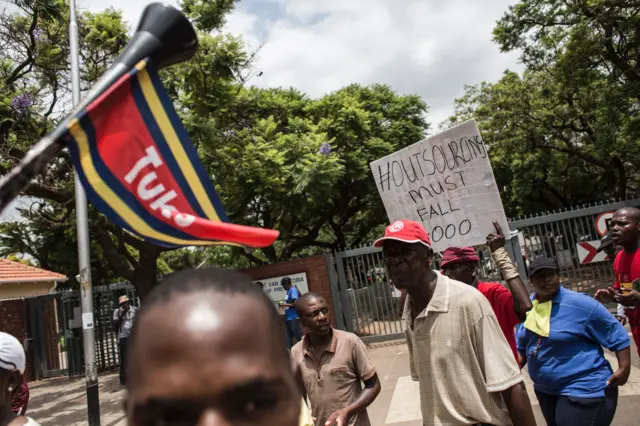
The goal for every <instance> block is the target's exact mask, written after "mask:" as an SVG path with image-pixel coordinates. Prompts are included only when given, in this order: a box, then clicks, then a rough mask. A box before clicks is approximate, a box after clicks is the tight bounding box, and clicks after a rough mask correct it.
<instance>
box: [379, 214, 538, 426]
mask: <svg viewBox="0 0 640 426" xmlns="http://www.w3.org/2000/svg"><path fill="white" fill-rule="evenodd" d="M374 245H375V246H376V247H382V253H383V257H384V260H385V263H386V266H387V271H388V273H389V277H390V279H391V280H392V281H393V284H394V285H395V286H396V288H398V289H400V290H406V291H407V294H408V295H407V298H406V301H405V309H404V313H403V316H402V318H403V320H404V321H405V323H406V330H405V336H406V338H407V346H408V349H409V367H410V370H411V378H412V379H413V380H417V381H419V382H420V405H421V408H422V419H423V420H422V421H423V424H424V425H443V424H446V425H453V424H465V425H476V424H491V425H510V424H513V425H514V426H530V425H531V426H533V425H535V424H536V423H535V419H534V416H533V410H532V409H531V403H530V401H529V396H528V395H527V391H526V389H525V387H524V383H523V379H522V375H521V374H520V368H519V366H518V364H517V363H516V361H515V359H514V358H513V354H512V352H511V349H510V348H509V344H508V343H507V340H506V339H505V337H504V334H503V333H502V330H501V329H500V325H499V324H498V320H497V319H496V316H495V314H494V312H493V309H492V308H491V305H490V304H489V302H488V301H487V299H486V298H485V297H484V296H483V295H482V294H480V293H479V292H477V291H476V290H475V289H473V288H471V286H468V285H466V284H463V283H460V282H458V281H455V280H452V279H450V278H449V277H447V276H445V275H442V274H440V273H437V272H436V271H434V270H433V269H432V264H433V251H432V250H431V243H430V240H429V235H428V234H427V232H426V231H425V229H424V228H423V227H422V225H420V224H419V223H417V222H413V221H410V220H401V221H397V222H394V223H392V224H391V225H389V226H388V227H387V229H386V232H385V235H384V237H383V238H381V239H379V240H378V241H376V242H375V244H374Z"/></svg>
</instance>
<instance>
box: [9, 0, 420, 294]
mask: <svg viewBox="0 0 640 426" xmlns="http://www.w3.org/2000/svg"><path fill="white" fill-rule="evenodd" d="M14 1H15V4H16V5H17V6H18V7H19V8H20V11H21V12H20V13H18V14H13V15H11V14H7V13H5V14H4V15H3V16H2V19H1V22H0V27H2V28H0V43H2V44H3V46H5V49H3V50H2V51H0V64H1V68H0V84H2V93H3V100H2V105H3V106H1V107H0V108H2V109H0V114H1V117H2V118H1V120H2V121H1V123H2V133H0V166H1V167H3V170H4V171H6V170H8V169H9V168H10V167H12V166H13V165H14V164H16V162H17V161H18V160H19V159H20V158H22V156H24V154H25V152H26V151H27V149H28V148H29V147H30V146H32V145H33V144H34V143H35V142H36V141H37V140H38V139H39V138H40V137H41V136H42V135H44V134H46V132H47V131H48V130H49V129H51V127H52V126H53V123H54V122H55V121H56V119H58V118H60V117H62V116H64V114H65V113H66V112H67V111H68V110H69V93H68V90H67V87H68V85H69V84H68V83H69V65H68V59H67V58H68V51H67V48H66V46H67V45H68V43H67V38H66V37H67V35H66V23H65V21H66V19H67V15H66V14H67V12H66V10H67V6H66V4H65V3H64V2H63V1H62V0H47V1H48V2H49V3H47V2H44V1H39V0H14ZM234 4H235V1H231V0H218V1H203V0H187V1H184V2H183V4H182V7H183V10H184V11H185V12H186V13H187V14H189V15H190V16H191V17H192V19H193V20H194V22H195V24H196V27H197V28H198V30H199V40H200V47H199V49H198V52H197V53H196V55H195V57H194V58H193V59H192V60H190V61H187V62H185V63H182V64H179V65H176V66H174V67H170V68H168V69H166V70H163V71H162V73H161V77H162V78H163V81H164V83H165V86H166V88H167V90H168V92H169V94H170V96H172V98H173V99H174V103H175V106H176V109H177V111H178V113H179V114H180V115H181V118H182V120H183V122H184V123H185V125H186V127H187V129H188V132H189V135H190V136H191V139H192V141H193V142H194V144H195V146H196V148H197V149H198V152H199V155H200V157H201V158H202V160H203V162H204V164H205V166H206V167H207V169H208V171H209V173H210V175H211V176H212V179H213V181H214V184H215V185H216V189H217V190H218V192H219V193H220V195H221V198H222V201H223V205H224V206H225V207H226V210H227V211H228V214H229V216H230V218H231V220H232V221H233V222H235V223H243V224H247V225H252V226H262V227H268V228H276V229H279V230H280V231H281V239H280V240H279V241H278V242H277V243H276V244H275V245H274V246H273V247H270V248H266V249H264V250H261V251H254V252H249V251H245V250H243V249H237V248H229V247H223V248H215V249H214V248H208V249H205V250H204V251H201V250H193V249H182V250H179V251H176V252H167V249H165V248H161V247H158V246H155V245H153V244H150V243H148V242H146V241H142V240H140V239H138V238H136V237H134V236H132V235H130V234H128V233H126V232H123V231H122V230H121V229H119V228H117V227H116V226H115V225H113V224H112V223H110V222H109V221H107V220H106V219H105V218H104V217H103V216H102V215H100V214H99V213H97V212H96V211H95V210H94V209H90V227H91V230H90V235H91V238H92V245H95V246H96V247H97V252H95V254H94V257H95V256H96V255H98V256H100V257H101V260H102V258H103V259H104V261H105V262H106V264H107V265H108V267H109V268H110V271H111V273H110V274H109V273H107V274H106V275H105V276H106V277H107V278H106V279H110V277H113V276H118V277H123V278H124V279H126V280H129V281H130V282H132V283H133V284H134V285H135V286H136V287H137V289H138V291H139V294H140V296H141V297H144V296H145V295H146V294H147V292H148V291H149V290H150V289H151V288H152V287H153V286H154V285H155V283H156V280H157V276H158V275H159V274H160V273H162V272H167V271H170V270H174V269H175V268H181V267H184V266H191V267H193V266H198V264H199V263H201V262H202V260H205V261H206V262H208V263H212V262H213V263H215V264H217V265H228V266H246V265H248V259H250V260H251V261H253V262H254V263H255V262H258V263H261V262H266V261H271V262H275V261H278V260H283V259H289V258H291V257H293V256H296V255H304V254H312V253H314V252H316V251H317V250H327V249H330V248H339V247H344V246H347V245H350V244H357V243H359V242H361V241H364V240H366V239H367V235H368V233H370V232H372V231H373V230H374V228H375V227H376V226H380V225H382V224H383V223H384V222H385V221H386V214H385V213H384V209H383V206H382V203H381V202H380V200H379V197H378V194H377V190H376V188H375V186H374V184H373V182H372V179H370V175H369V173H370V172H369V166H368V164H369V162H370V161H372V160H374V159H377V158H379V157H381V156H383V155H386V154H389V153H391V152H393V151H395V150H397V149H399V148H401V147H404V146H407V145H409V144H411V143H413V142H415V141H417V140H420V139H422V138H423V136H424V134H425V132H426V130H427V128H428V125H427V123H426V121H425V112H426V105H425V104H424V103H423V102H422V101H421V100H420V99H419V98H418V97H415V96H399V95H397V94H395V93H394V92H393V91H392V90H391V89H390V88H388V87H386V86H377V85H374V86H370V87H360V86H357V85H353V86H349V87H346V88H345V89H343V90H340V91H338V92H335V93H333V94H330V95H327V96H325V97H323V98H321V99H316V100H314V99H310V98H308V97H307V96H305V95H303V94H301V93H299V92H297V91H296V90H293V89H257V88H247V87H245V84H246V82H247V81H248V79H249V78H250V77H251V72H252V71H251V68H250V64H251V61H252V59H253V57H254V55H255V53H254V54H249V53H247V52H246V51H245V49H244V47H243V44H242V41H241V40H240V39H238V38H235V37H231V36H229V35H226V34H224V33H221V32H220V28H221V25H222V23H223V22H224V16H225V14H226V13H228V12H229V11H230V10H231V9H232V8H233V5H234ZM80 28H81V34H80V35H81V43H80V47H81V52H82V63H83V72H82V78H83V82H82V85H83V88H84V89H87V88H89V87H90V86H91V85H92V83H93V82H94V81H95V80H96V79H97V78H98V77H99V76H100V75H101V74H102V73H103V72H104V70H106V68H107V67H108V66H109V64H110V63H111V62H112V61H113V60H114V59H115V57H116V56H117V54H118V52H119V51H120V50H121V49H122V47H123V46H124V44H125V43H126V41H127V31H126V26H125V25H124V23H123V22H122V17H121V15H120V13H119V12H116V11H113V10H107V11H105V12H102V13H98V14H92V13H84V14H82V15H81V16H80ZM5 93H6V95H5ZM72 172H73V170H72V166H71V161H70V159H69V157H68V155H66V154H63V155H62V156H61V158H60V159H58V160H56V161H54V162H52V163H51V164H50V165H49V166H48V168H47V169H46V170H45V172H44V173H43V175H41V176H39V177H38V178H36V179H35V180H34V181H33V182H32V184H31V186H30V187H29V188H28V189H27V190H26V191H25V195H30V196H33V197H36V198H37V199H38V200H40V201H39V202H38V205H36V206H34V208H33V209H31V210H32V212H31V213H30V214H29V215H28V216H27V217H26V219H27V222H28V227H26V228H24V229H22V230H21V229H20V225H18V224H13V225H6V228H5V229H7V230H9V231H10V232H8V233H6V234H5V236H4V237H2V238H0V245H3V246H4V247H5V251H7V252H9V251H11V252H16V251H19V250H24V251H27V250H31V252H33V253H35V254H32V255H33V256H34V257H36V254H37V255H38V257H37V258H40V259H42V261H44V262H47V261H55V262H63V260H62V259H60V257H59V256H54V255H53V254H54V253H52V250H54V249H57V248H58V247H60V246H59V245H56V244H60V241H62V235H64V237H65V238H66V239H65V240H64V241H65V247H67V254H68V256H66V257H65V259H64V262H63V263H64V266H63V267H62V269H64V270H67V269H68V270H73V269H74V268H77V265H75V264H72V262H71V259H75V245H74V244H75V242H74V241H72V240H70V239H69V234H72V233H73V230H74V229H75V224H74V223H73V220H72V218H73V209H74V203H73V179H72V178H73V173H72ZM55 230H58V232H61V231H62V230H66V231H67V232H63V233H58V234H55V233H54V231H55ZM19 231H21V232H19ZM52 239H53V240H55V239H58V241H57V242H56V241H51V240H52ZM21 241H22V242H24V244H22V243H21ZM53 243H56V244H53ZM21 244H22V245H21ZM92 247H93V246H92ZM52 259H53V260H52ZM207 259H208V260H207ZM101 260H100V261H101ZM97 267H98V266H97V265H92V269H94V268H97ZM159 268H160V269H159ZM93 273H94V276H95V275H96V273H97V271H95V270H94V271H93ZM94 281H95V279H94Z"/></svg>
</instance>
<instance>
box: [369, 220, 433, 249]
mask: <svg viewBox="0 0 640 426" xmlns="http://www.w3.org/2000/svg"><path fill="white" fill-rule="evenodd" d="M386 240H394V241H402V242H403V243H409V244H413V243H421V244H424V245H425V246H427V247H429V248H431V240H430V239H429V234H428V233H427V231H426V230H425V229H424V227H423V226H422V225H421V224H419V223H418V222H414V221H412V220H398V221H395V222H393V223H392V224H391V225H389V226H387V229H386V230H385V231H384V237H382V238H380V239H379V240H376V242H375V243H373V246H374V247H382V246H383V245H384V242H385V241H386Z"/></svg>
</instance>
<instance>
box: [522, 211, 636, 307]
mask: <svg viewBox="0 0 640 426" xmlns="http://www.w3.org/2000/svg"><path fill="white" fill-rule="evenodd" d="M629 206H640V199H635V200H629V201H621V202H615V203H600V204H597V205H589V206H583V207H579V208H576V209H571V210H566V211H562V212H552V213H548V214H545V215H540V216H535V217H528V218H524V219H518V220H513V221H511V222H509V226H510V228H511V229H513V230H516V229H517V230H518V232H519V239H520V245H521V249H522V252H523V255H524V257H525V264H526V266H527V267H528V265H529V262H530V261H531V260H533V259H535V258H536V257H539V256H547V257H550V258H552V259H555V260H556V262H557V263H558V266H559V268H560V276H561V279H562V285H563V286H565V287H566V288H570V289H572V290H575V291H579V292H583V293H588V294H593V293H595V291H596V290H597V289H599V288H604V287H607V286H610V285H612V284H613V282H614V280H615V277H614V275H613V267H612V262H613V260H612V259H611V260H605V261H600V262H593V263H581V262H580V257H579V248H578V246H579V244H580V243H588V242H590V241H591V242H595V241H598V240H600V238H601V237H600V236H599V235H598V233H597V231H596V225H595V223H596V220H597V218H598V216H599V215H600V214H601V213H606V212H615V211H616V210H618V209H621V208H623V207H629Z"/></svg>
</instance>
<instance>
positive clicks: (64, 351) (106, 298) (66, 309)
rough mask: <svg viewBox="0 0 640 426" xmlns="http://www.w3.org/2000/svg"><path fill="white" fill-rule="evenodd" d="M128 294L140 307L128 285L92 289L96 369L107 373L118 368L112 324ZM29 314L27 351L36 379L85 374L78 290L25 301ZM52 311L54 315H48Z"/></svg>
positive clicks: (117, 354)
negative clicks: (121, 299) (28, 351)
mask: <svg viewBox="0 0 640 426" xmlns="http://www.w3.org/2000/svg"><path fill="white" fill-rule="evenodd" d="M124 294H126V295H128V296H129V299H130V300H131V302H132V304H133V305H134V306H139V299H138V298H137V297H136V294H135V289H134V288H133V286H132V285H130V284H127V283H118V284H111V285H109V286H101V287H95V288H94V289H93V307H94V327H95V333H96V339H95V350H96V368H97V369H98V372H102V371H110V370H114V369H116V368H118V366H119V365H120V356H119V353H118V336H117V334H116V333H115V331H114V329H113V325H112V318H113V312H114V311H115V309H116V308H117V307H118V298H119V297H120V296H122V295H124ZM27 306H28V308H27V309H28V312H29V322H28V323H29V336H30V342H31V343H30V345H29V350H31V351H32V353H33V363H34V367H35V368H34V375H35V378H36V379H42V378H48V377H55V376H61V375H68V376H69V377H72V376H79V375H82V374H84V348H83V346H82V312H81V308H80V294H79V292H78V291H64V292H58V293H53V294H47V295H44V296H36V297H31V298H28V299H27ZM51 312H53V313H51Z"/></svg>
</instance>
